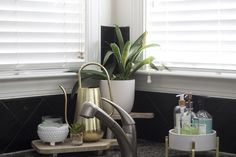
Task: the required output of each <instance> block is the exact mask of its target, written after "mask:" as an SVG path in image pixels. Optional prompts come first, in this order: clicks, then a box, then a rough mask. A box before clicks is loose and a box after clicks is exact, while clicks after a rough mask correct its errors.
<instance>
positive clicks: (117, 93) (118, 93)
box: [100, 79, 135, 114]
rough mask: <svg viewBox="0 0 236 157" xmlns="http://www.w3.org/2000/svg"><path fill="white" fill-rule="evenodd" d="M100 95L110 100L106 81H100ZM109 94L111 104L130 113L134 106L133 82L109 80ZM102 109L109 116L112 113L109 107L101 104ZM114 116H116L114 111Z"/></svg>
mask: <svg viewBox="0 0 236 157" xmlns="http://www.w3.org/2000/svg"><path fill="white" fill-rule="evenodd" d="M100 89H101V95H102V97H104V98H107V99H109V100H110V95H109V88H108V84H107V80H101V81H100ZM111 92H112V96H113V102H115V103H116V104H117V105H119V106H120V107H121V108H123V109H124V110H125V111H126V112H128V113H130V112H131V110H132V108H133V104H134V95H135V80H134V79H133V80H111ZM103 109H104V110H105V111H106V112H107V113H108V114H109V113H111V112H112V107H111V105H109V104H107V103H105V102H103ZM114 114H118V113H117V112H116V111H115V112H114Z"/></svg>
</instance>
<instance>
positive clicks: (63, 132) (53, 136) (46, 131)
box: [37, 124, 69, 146]
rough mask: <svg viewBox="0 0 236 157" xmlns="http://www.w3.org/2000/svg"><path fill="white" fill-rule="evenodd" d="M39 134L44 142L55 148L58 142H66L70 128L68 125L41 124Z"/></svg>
mask: <svg viewBox="0 0 236 157" xmlns="http://www.w3.org/2000/svg"><path fill="white" fill-rule="evenodd" d="M37 133H38V136H39V138H40V139H41V140H42V141H43V142H49V143H50V145H53V146H54V145H55V143H56V142H64V140H65V139H66V138H67V136H68V133H69V127H68V125H67V124H62V125H61V126H45V125H43V124H39V125H38V130H37Z"/></svg>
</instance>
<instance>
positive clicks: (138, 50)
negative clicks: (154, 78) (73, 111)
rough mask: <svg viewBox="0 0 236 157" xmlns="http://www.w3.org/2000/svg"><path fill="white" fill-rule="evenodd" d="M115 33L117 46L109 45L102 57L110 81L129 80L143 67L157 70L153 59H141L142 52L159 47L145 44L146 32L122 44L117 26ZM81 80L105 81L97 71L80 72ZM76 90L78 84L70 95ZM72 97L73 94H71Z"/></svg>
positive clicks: (114, 44)
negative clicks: (134, 39)
mask: <svg viewBox="0 0 236 157" xmlns="http://www.w3.org/2000/svg"><path fill="white" fill-rule="evenodd" d="M115 32H116V36H117V39H118V44H116V43H110V48H111V49H110V50H109V51H107V53H106V54H105V56H104V59H103V63H102V64H103V66H104V67H105V68H106V69H107V71H108V73H109V75H110V78H111V79H112V80H129V79H133V76H134V74H135V72H137V70H139V69H141V68H142V67H143V66H144V65H146V64H149V65H150V67H151V68H153V69H155V70H158V68H157V67H156V66H155V65H154V64H153V60H154V57H152V56H150V57H147V58H144V59H143V57H142V54H143V51H144V50H145V49H147V48H150V47H156V46H159V45H158V44H146V36H147V32H144V33H143V34H141V35H140V36H139V37H138V39H137V40H136V41H135V42H134V43H131V41H126V42H124V39H123V36H122V33H121V30H120V28H119V26H118V25H115ZM110 58H113V59H114V61H113V62H112V63H111V64H107V63H108V62H107V61H108V60H109V59H110ZM81 74H82V77H81V78H82V79H86V78H92V79H100V80H101V79H106V75H105V73H104V72H103V71H102V70H101V71H97V70H85V69H83V70H82V71H81ZM77 88H78V83H76V84H75V85H74V88H73V89H72V93H75V92H76V91H77ZM72 95H73V94H72Z"/></svg>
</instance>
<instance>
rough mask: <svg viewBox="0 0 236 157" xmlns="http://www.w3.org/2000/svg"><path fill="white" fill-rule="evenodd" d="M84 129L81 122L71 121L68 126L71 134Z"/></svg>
mask: <svg viewBox="0 0 236 157" xmlns="http://www.w3.org/2000/svg"><path fill="white" fill-rule="evenodd" d="M84 129H85V127H84V125H83V124H81V123H78V122H77V123H73V124H71V127H70V133H72V134H76V133H81V132H83V131H84Z"/></svg>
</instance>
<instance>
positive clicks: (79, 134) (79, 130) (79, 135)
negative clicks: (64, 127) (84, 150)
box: [70, 122, 85, 145]
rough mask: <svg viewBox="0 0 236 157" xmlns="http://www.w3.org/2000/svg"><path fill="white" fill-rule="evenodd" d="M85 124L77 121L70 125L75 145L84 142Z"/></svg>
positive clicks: (72, 140)
mask: <svg viewBox="0 0 236 157" xmlns="http://www.w3.org/2000/svg"><path fill="white" fill-rule="evenodd" d="M84 129H85V128H84V125H83V124H81V123H79V122H76V123H73V124H71V126H70V138H71V143H72V144H73V145H81V144H83V132H84Z"/></svg>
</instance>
